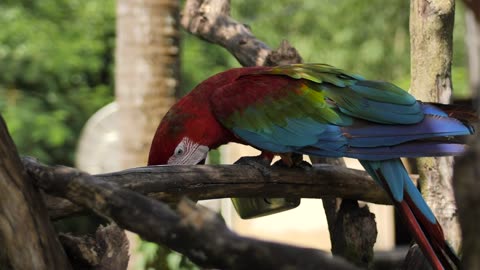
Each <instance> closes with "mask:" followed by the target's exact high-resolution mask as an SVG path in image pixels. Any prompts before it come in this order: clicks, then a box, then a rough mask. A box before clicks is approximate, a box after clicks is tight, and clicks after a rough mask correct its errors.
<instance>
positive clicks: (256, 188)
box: [23, 158, 414, 219]
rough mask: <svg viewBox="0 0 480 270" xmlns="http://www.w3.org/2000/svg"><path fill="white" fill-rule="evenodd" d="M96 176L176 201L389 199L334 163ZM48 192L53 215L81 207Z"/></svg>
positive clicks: (36, 169) (52, 170) (30, 165)
mask: <svg viewBox="0 0 480 270" xmlns="http://www.w3.org/2000/svg"><path fill="white" fill-rule="evenodd" d="M23 163H24V166H25V168H26V169H27V171H28V172H29V173H30V174H31V175H35V176H37V175H38V174H39V173H40V172H42V173H45V172H48V173H49V174H52V175H54V176H58V177H59V176H61V175H63V171H64V170H65V168H66V167H61V166H56V167H49V166H45V165H43V164H40V163H38V162H36V161H35V160H33V159H31V158H24V159H23ZM62 177H64V176H62ZM72 177H73V175H72ZM93 177H95V178H97V179H101V180H103V181H105V182H109V183H115V184H118V185H119V186H121V187H123V188H128V189H130V190H132V191H135V192H139V193H141V194H144V195H147V196H148V197H151V198H154V199H159V200H162V201H167V202H175V201H178V200H179V199H180V198H181V197H182V196H188V197H189V198H191V199H194V200H206V199H215V198H228V197H258V196H269V197H284V196H285V195H287V194H288V196H292V197H302V198H325V197H342V198H349V199H356V200H362V201H368V202H373V203H379V204H390V199H389V198H388V196H387V195H386V193H385V192H384V191H383V190H382V189H381V188H380V187H379V186H378V185H377V184H376V183H375V182H374V181H373V180H372V179H371V178H370V176H368V174H367V173H365V172H364V171H360V170H354V169H347V168H342V167H339V166H332V165H320V164H318V165H314V166H313V168H311V169H300V168H296V169H292V168H280V167H271V168H268V169H266V170H259V169H256V168H254V167H252V166H247V165H203V166H149V167H141V168H134V169H129V170H125V171H120V172H113V173H108V174H101V175H96V176H93ZM413 177H414V176H413ZM47 198H48V199H47V205H48V208H49V211H50V215H51V217H52V218H54V219H58V218H62V217H65V216H69V215H72V214H74V213H78V212H79V211H80V210H81V209H80V208H79V207H78V206H75V205H74V204H72V203H68V202H67V201H66V200H61V201H59V199H58V198H57V199H55V198H52V197H47Z"/></svg>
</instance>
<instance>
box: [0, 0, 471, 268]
mask: <svg viewBox="0 0 480 270" xmlns="http://www.w3.org/2000/svg"><path fill="white" fill-rule="evenodd" d="M232 16H233V17H234V18H235V19H237V20H239V21H240V22H243V23H246V24H248V25H249V26H250V27H251V28H252V31H253V32H254V34H255V35H256V36H257V37H258V38H259V39H261V40H263V41H264V42H265V43H266V44H268V45H269V46H271V47H272V48H276V47H277V46H278V45H279V44H280V42H281V41H282V40H283V39H286V40H288V41H289V42H290V43H291V44H292V45H293V46H294V47H296V48H297V49H298V51H299V52H300V54H301V55H302V56H303V58H304V61H305V62H321V63H329V64H331V65H334V66H338V67H340V68H343V69H346V70H349V71H353V72H355V73H358V74H362V75H363V76H364V77H367V78H371V79H377V80H387V81H393V82H395V83H397V84H399V85H400V86H402V87H404V88H408V86H409V80H410V79H409V69H410V67H409V65H410V56H409V35H408V16H409V1H405V0H391V1H388V4H387V3H386V1H385V0H371V1H362V0H304V1H301V2H300V1H296V0H276V1H257V0H244V1H232ZM464 35H465V26H464V11H463V7H462V6H461V3H458V5H457V13H456V23H455V33H454V62H453V83H454V88H455V90H456V93H455V95H456V96H457V97H465V96H467V95H468V91H467V89H468V84H467V76H466V73H467V72H466V55H465V45H464ZM114 46H115V2H114V1H113V0H103V1H98V0H42V1H27V0H21V1H20V0H3V1H1V2H0V113H1V114H2V115H3V117H4V118H5V120H6V122H7V125H8V127H9V130H10V132H11V134H12V136H13V138H14V141H15V143H16V145H17V147H18V149H19V151H20V153H21V154H23V155H31V156H35V157H37V158H38V159H40V161H42V162H45V163H48V164H65V165H73V157H74V152H75V148H76V144H77V140H78V137H79V134H80V131H81V128H82V126H83V125H84V123H85V122H86V121H87V119H88V118H89V117H90V116H91V115H92V114H93V113H94V112H95V111H96V110H98V109H99V108H101V107H102V106H104V105H105V104H107V103H109V102H110V101H112V100H113V89H114V78H113V68H114ZM181 58H182V59H181V62H182V64H181V68H182V75H181V76H182V83H181V84H182V86H181V93H180V95H183V94H185V93H187V92H188V91H189V90H190V89H191V88H192V87H193V86H194V85H196V84H197V83H199V82H200V81H202V80H203V79H205V78H207V77H208V76H210V75H212V74H214V73H217V72H219V71H222V70H225V69H227V68H230V67H235V66H239V64H238V63H237V62H236V60H235V59H234V58H233V57H232V56H231V55H230V54H229V53H228V52H227V51H226V50H224V49H222V48H220V47H218V46H214V45H210V44H208V43H206V42H204V41H201V40H199V39H198V38H196V37H193V36H190V35H189V34H187V33H185V32H182V42H181ZM142 252H144V253H146V254H149V253H152V252H153V253H158V249H157V248H156V247H151V246H149V245H144V246H142ZM168 264H169V265H164V266H162V267H161V268H159V269H190V267H191V266H190V265H189V264H188V263H187V262H184V261H179V259H178V257H172V259H170V261H169V263H168ZM152 265H154V264H152ZM149 267H150V268H151V269H155V266H149ZM146 268H148V267H147V266H146Z"/></svg>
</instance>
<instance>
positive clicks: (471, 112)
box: [423, 102, 479, 124]
mask: <svg viewBox="0 0 480 270" xmlns="http://www.w3.org/2000/svg"><path fill="white" fill-rule="evenodd" d="M423 105H424V106H425V105H427V106H428V105H433V106H434V107H437V108H439V109H441V110H442V111H444V112H445V113H446V114H447V115H448V117H453V118H456V119H458V120H460V121H461V122H463V123H465V124H473V123H477V122H478V120H479V118H478V114H477V112H476V111H475V109H473V106H468V105H465V104H441V103H430V102H429V103H423Z"/></svg>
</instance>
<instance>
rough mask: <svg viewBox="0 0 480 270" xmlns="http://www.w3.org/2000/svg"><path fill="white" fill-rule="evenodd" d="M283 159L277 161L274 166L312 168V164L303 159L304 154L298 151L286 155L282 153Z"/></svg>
mask: <svg viewBox="0 0 480 270" xmlns="http://www.w3.org/2000/svg"><path fill="white" fill-rule="evenodd" d="M280 156H281V158H282V159H280V160H279V161H277V162H275V163H274V164H273V166H278V167H288V168H301V169H310V168H312V164H310V163H308V162H307V161H305V160H303V155H301V154H296V153H289V154H285V155H280Z"/></svg>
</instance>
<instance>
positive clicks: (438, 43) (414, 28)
mask: <svg viewBox="0 0 480 270" xmlns="http://www.w3.org/2000/svg"><path fill="white" fill-rule="evenodd" d="M454 11H455V2H454V1H453V0H431V1H427V0H412V1H411V5H410V45H411V76H412V78H411V85H410V91H411V93H412V94H413V95H414V96H415V97H416V98H417V99H420V100H422V101H430V102H440V103H449V102H450V98H451V95H452V81H451V63H452V35H453V22H454ZM417 165H418V170H419V174H420V179H419V182H420V189H421V191H422V194H423V196H424V198H425V200H426V201H427V203H428V204H429V205H430V207H431V208H432V210H433V212H434V213H435V215H436V216H437V219H438V220H439V222H440V224H441V225H442V227H443V229H444V233H445V237H446V238H447V240H448V241H449V242H450V243H451V244H452V246H453V248H454V249H455V250H457V251H458V248H459V246H460V230H459V225H458V221H457V218H456V216H457V208H456V206H455V201H454V197H453V189H452V183H451V180H452V173H453V169H452V166H453V158H451V157H440V158H420V159H418V161H417Z"/></svg>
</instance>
